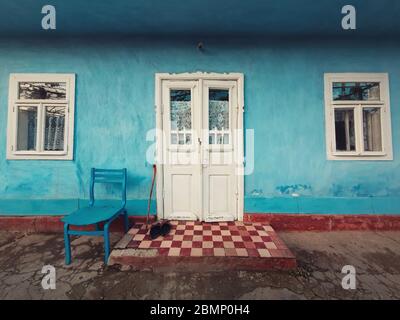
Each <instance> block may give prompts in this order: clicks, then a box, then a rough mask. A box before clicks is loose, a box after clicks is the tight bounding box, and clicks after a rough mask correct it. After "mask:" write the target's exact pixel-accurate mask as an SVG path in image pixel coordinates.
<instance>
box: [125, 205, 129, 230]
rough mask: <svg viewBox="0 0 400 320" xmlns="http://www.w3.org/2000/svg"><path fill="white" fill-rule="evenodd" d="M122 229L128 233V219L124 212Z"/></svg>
mask: <svg viewBox="0 0 400 320" xmlns="http://www.w3.org/2000/svg"><path fill="white" fill-rule="evenodd" d="M124 227H125V233H127V232H128V231H129V217H128V211H127V210H125V211H124Z"/></svg>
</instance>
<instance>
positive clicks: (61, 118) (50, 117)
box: [44, 107, 65, 151]
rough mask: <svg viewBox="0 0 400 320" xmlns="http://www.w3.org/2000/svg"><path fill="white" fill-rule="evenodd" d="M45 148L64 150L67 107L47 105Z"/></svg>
mask: <svg viewBox="0 0 400 320" xmlns="http://www.w3.org/2000/svg"><path fill="white" fill-rule="evenodd" d="M45 110H46V114H45V132H44V150H46V151H63V150H64V130H65V107H46V109H45Z"/></svg>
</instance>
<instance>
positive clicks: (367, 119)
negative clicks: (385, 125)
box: [363, 107, 382, 151]
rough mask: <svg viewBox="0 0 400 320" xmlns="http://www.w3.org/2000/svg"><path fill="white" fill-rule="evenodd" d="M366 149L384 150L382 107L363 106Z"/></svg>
mask: <svg viewBox="0 0 400 320" xmlns="http://www.w3.org/2000/svg"><path fill="white" fill-rule="evenodd" d="M363 132H364V150H365V151H382V130H381V108H376V107H368V108H363Z"/></svg>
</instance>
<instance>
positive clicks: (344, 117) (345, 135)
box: [335, 109, 356, 151]
mask: <svg viewBox="0 0 400 320" xmlns="http://www.w3.org/2000/svg"><path fill="white" fill-rule="evenodd" d="M335 137H336V151H355V150H356V143H355V140H356V139H355V131H354V110H350V109H335Z"/></svg>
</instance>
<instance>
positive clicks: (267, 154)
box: [0, 37, 400, 215]
mask: <svg viewBox="0 0 400 320" xmlns="http://www.w3.org/2000/svg"><path fill="white" fill-rule="evenodd" d="M199 40H201V41H203V42H204V46H205V49H204V51H199V50H197V48H196V44H197V42H198V41H199ZM399 57H400V45H399V44H398V42H395V41H390V40H386V41H385V40H381V41H377V40H376V39H375V40H371V39H367V38H366V39H358V40H338V39H335V38H331V39H324V40H322V39H311V38H304V39H281V40H279V39H246V40H244V39H230V40H227V39H225V38H223V39H222V38H221V39H204V38H202V39H193V38H192V39H188V38H187V39H181V40H179V41H174V40H173V39H172V37H171V38H168V39H151V40H150V39H147V40H146V39H140V38H132V39H128V38H121V39H107V38H98V39H92V40H88V39H73V38H69V39H56V38H55V37H50V38H49V39H47V40H40V39H24V38H21V39H19V40H10V39H7V38H3V39H0V130H1V134H0V214H3V215H11V214H19V215H26V214H65V213H68V212H70V211H71V210H73V209H74V208H77V207H78V206H81V205H84V204H86V203H87V202H86V199H87V198H88V180H89V169H90V167H115V168H117V167H126V168H128V173H129V184H128V199H129V201H128V209H129V212H130V213H131V214H143V213H145V211H146V198H147V195H148V189H149V185H150V181H151V166H150V165H149V164H148V163H146V160H145V156H144V155H145V152H146V149H147V147H148V146H149V145H150V142H147V141H146V139H145V137H146V132H147V131H148V130H149V129H152V128H153V127H154V126H155V114H154V74H155V73H156V72H176V73H177V72H191V71H209V72H242V73H244V76H245V108H246V111H245V128H247V129H254V131H255V164H254V166H255V167H254V173H253V174H251V175H249V176H246V177H245V211H246V212H257V213H259V212H276V213H343V214H354V213H365V214H371V213H393V214H396V213H400V154H399V152H400V149H399V143H400V110H399V107H400V59H399ZM18 72H20V73H29V72H60V73H76V75H77V82H76V100H75V101H76V111H75V152H74V158H75V159H74V161H32V160H31V161H23V160H14V161H9V160H6V134H7V129H6V127H7V103H8V102H7V99H8V79H9V74H10V73H18ZM324 72H388V73H389V79H390V94H391V112H392V135H393V153H394V161H328V160H326V151H325V128H324V96H323V92H324V89H323V86H324V84H323V74H324ZM103 191H104V192H103ZM103 191H101V193H102V194H110V193H111V194H112V193H113V190H103ZM292 193H297V194H299V195H300V196H299V197H292ZM153 211H154V210H153Z"/></svg>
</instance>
